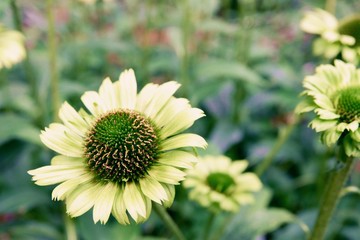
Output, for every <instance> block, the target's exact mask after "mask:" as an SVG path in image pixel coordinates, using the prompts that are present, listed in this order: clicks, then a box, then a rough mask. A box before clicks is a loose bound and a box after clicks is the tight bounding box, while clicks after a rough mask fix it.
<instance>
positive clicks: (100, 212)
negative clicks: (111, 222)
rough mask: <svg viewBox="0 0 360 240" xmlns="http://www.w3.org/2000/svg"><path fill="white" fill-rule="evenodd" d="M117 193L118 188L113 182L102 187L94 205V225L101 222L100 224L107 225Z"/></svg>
mask: <svg viewBox="0 0 360 240" xmlns="http://www.w3.org/2000/svg"><path fill="white" fill-rule="evenodd" d="M116 192H117V186H116V185H115V184H113V183H111V182H109V183H107V184H106V185H105V186H103V187H102V189H101V191H100V192H99V194H98V196H97V198H96V200H95V203H94V210H93V220H94V223H97V222H98V221H100V223H102V224H105V223H106V222H107V221H108V219H109V217H110V213H111V209H112V207H113V204H114V200H115V195H116Z"/></svg>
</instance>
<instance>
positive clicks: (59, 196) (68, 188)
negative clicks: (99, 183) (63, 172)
mask: <svg viewBox="0 0 360 240" xmlns="http://www.w3.org/2000/svg"><path fill="white" fill-rule="evenodd" d="M93 178H94V177H93V176H92V175H91V174H87V173H85V174H83V175H81V176H79V177H74V178H71V179H70V180H67V181H65V182H63V183H61V184H59V185H58V186H56V187H55V188H54V190H53V191H52V194H51V198H52V199H53V200H64V199H65V198H66V196H68V195H69V194H71V192H73V191H74V190H75V189H76V188H78V187H79V185H80V184H83V183H90V181H92V180H93Z"/></svg>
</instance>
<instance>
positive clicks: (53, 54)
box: [47, 0, 60, 121]
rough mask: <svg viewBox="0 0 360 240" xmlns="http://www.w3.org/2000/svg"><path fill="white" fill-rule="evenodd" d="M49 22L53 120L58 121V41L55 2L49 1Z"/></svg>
mask: <svg viewBox="0 0 360 240" xmlns="http://www.w3.org/2000/svg"><path fill="white" fill-rule="evenodd" d="M47 21H48V48H49V64H50V91H51V103H52V110H53V119H54V121H58V120H59V119H58V110H59V108H60V93H59V77H58V72H57V41H56V33H55V20H54V14H53V1H52V0H47Z"/></svg>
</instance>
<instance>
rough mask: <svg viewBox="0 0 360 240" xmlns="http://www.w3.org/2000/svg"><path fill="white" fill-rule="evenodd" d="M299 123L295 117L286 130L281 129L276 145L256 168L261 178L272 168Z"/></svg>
mask: <svg viewBox="0 0 360 240" xmlns="http://www.w3.org/2000/svg"><path fill="white" fill-rule="evenodd" d="M297 122H298V117H297V116H294V119H293V120H292V121H291V123H289V124H288V125H287V126H286V127H285V128H284V129H280V133H279V136H278V138H277V140H276V142H275V145H274V146H273V148H272V149H271V150H270V152H269V153H268V154H267V155H266V157H265V159H264V160H263V161H262V162H261V163H260V164H259V165H258V166H257V167H256V169H255V173H256V174H257V175H258V176H259V177H260V176H261V175H263V174H264V172H265V171H266V169H268V167H269V166H270V164H271V163H272V161H273V160H274V158H275V156H276V154H277V153H278V152H279V151H280V149H281V147H282V146H283V145H284V143H285V142H286V140H287V139H288V138H289V136H290V134H291V133H292V131H293V130H294V127H295V125H296V124H297Z"/></svg>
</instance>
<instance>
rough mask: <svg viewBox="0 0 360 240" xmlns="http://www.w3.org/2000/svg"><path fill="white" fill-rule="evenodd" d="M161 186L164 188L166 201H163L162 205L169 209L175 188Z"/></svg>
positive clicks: (165, 185)
mask: <svg viewBox="0 0 360 240" xmlns="http://www.w3.org/2000/svg"><path fill="white" fill-rule="evenodd" d="M161 185H162V186H163V187H164V189H165V192H166V195H167V199H168V200H164V202H163V205H164V207H166V208H168V207H171V205H172V204H173V202H174V199H175V186H174V185H170V184H163V183H162V184H161Z"/></svg>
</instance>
